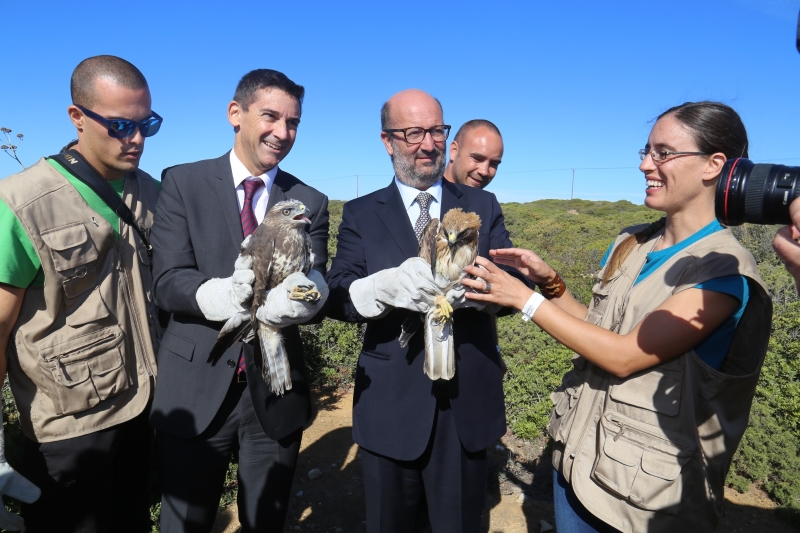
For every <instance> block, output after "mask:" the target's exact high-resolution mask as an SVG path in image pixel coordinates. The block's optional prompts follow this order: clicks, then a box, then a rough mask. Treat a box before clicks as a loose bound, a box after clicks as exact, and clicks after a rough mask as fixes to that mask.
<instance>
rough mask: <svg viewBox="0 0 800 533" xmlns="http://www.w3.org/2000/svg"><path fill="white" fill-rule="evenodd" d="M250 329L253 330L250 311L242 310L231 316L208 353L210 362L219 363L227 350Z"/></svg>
mask: <svg viewBox="0 0 800 533" xmlns="http://www.w3.org/2000/svg"><path fill="white" fill-rule="evenodd" d="M250 331H252V324H251V323H250V311H242V312H241V313H237V314H235V315H233V316H232V317H230V318H229V319H228V320H227V322H225V324H224V325H223V326H222V329H221V330H219V335H218V336H217V340H216V342H214V346H213V347H212V348H211V353H209V354H208V362H209V363H211V364H212V365H215V364H217V361H219V359H220V357H222V354H223V353H225V350H227V349H228V348H230V347H231V346H233V345H234V344H236V343H237V342H239V341H240V340H242V339H243V338H244V337H245V336H246V335H247V334H248V333H249V332H250Z"/></svg>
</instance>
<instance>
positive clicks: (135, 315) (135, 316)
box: [117, 238, 153, 377]
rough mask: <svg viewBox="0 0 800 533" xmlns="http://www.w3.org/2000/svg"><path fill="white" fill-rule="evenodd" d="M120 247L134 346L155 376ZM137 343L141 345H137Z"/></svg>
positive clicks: (148, 371) (150, 372)
mask: <svg viewBox="0 0 800 533" xmlns="http://www.w3.org/2000/svg"><path fill="white" fill-rule="evenodd" d="M121 242H122V239H121V238H120V240H119V241H117V243H118V244H119V243H121ZM120 248H121V246H120V247H118V248H117V254H118V255H117V257H119V259H120V271H121V272H122V279H123V285H124V289H125V296H126V298H127V299H128V304H129V305H130V309H131V318H133V329H134V332H135V335H134V346H135V347H136V348H137V352H139V353H141V354H142V361H143V362H144V368H145V370H147V375H148V376H150V377H153V369H152V368H151V367H150V361H149V359H148V357H147V350H145V349H144V342H142V328H141V324H139V313H138V312H137V311H136V302H135V301H134V299H133V296H132V294H131V286H130V281H129V280H128V274H129V273H128V271H127V270H126V269H125V266H124V264H123V262H122V252H121V250H120ZM134 254H135V252H134ZM133 260H134V261H136V260H137V258H136V257H135V256H134V257H133ZM145 312H146V311H145ZM137 344H138V345H139V346H136V345H137ZM136 355H137V354H134V357H136Z"/></svg>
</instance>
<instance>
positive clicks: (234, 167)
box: [231, 150, 278, 192]
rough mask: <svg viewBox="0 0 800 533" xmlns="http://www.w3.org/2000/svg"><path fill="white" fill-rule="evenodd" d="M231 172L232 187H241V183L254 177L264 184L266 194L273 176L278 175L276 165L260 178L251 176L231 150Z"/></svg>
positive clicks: (270, 186)
mask: <svg viewBox="0 0 800 533" xmlns="http://www.w3.org/2000/svg"><path fill="white" fill-rule="evenodd" d="M231 172H232V173H233V186H234V187H238V186H239V185H241V184H242V182H243V181H244V180H246V179H247V178H250V177H256V178H259V179H260V180H261V181H263V182H264V187H265V188H266V190H267V192H269V190H270V189H271V188H272V184H273V183H274V182H275V176H277V174H278V165H275V166H274V167H272V168H271V169H269V170H267V171H266V172H265V173H264V174H261V175H260V176H253V175H252V174H251V173H250V171H249V170H247V167H245V166H244V163H242V162H241V160H240V159H239V158H238V157H236V152H235V151H234V150H231Z"/></svg>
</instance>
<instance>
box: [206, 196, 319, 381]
mask: <svg viewBox="0 0 800 533" xmlns="http://www.w3.org/2000/svg"><path fill="white" fill-rule="evenodd" d="M307 214H308V210H307V209H306V206H305V205H303V204H302V203H301V202H299V201H297V200H286V201H283V202H278V203H276V204H275V205H274V206H273V207H272V209H270V210H269V211H268V212H267V214H266V215H265V216H264V220H263V221H262V222H261V224H259V226H258V227H257V228H256V230H255V231H254V232H253V235H252V237H251V238H249V239H248V240H245V242H244V243H242V252H241V254H242V257H246V256H250V257H252V260H253V261H252V269H253V273H254V274H255V283H254V285H253V302H252V304H251V306H250V310H249V311H244V312H242V313H240V314H238V315H234V316H233V317H231V318H230V319H229V320H228V321H227V322H226V323H225V325H224V326H223V327H222V330H220V332H219V337H217V341H216V343H215V344H214V347H213V348H212V349H211V353H210V354H209V357H208V360H209V361H210V362H212V363H216V362H217V361H218V360H219V358H220V357H221V356H222V353H223V352H224V351H225V350H227V349H228V348H229V347H231V346H233V344H234V343H236V342H237V341H239V340H242V339H245V340H247V337H248V336H250V335H252V332H255V335H256V336H257V337H258V340H259V343H260V345H261V355H262V360H261V375H262V377H263V378H264V381H265V382H266V383H268V384H269V386H270V389H271V390H272V392H274V393H275V394H279V395H283V393H284V392H285V391H286V390H289V389H291V388H292V380H291V377H290V376H289V370H290V369H289V359H288V357H287V356H286V350H285V348H284V346H283V338H282V337H281V333H280V328H277V327H274V326H272V325H269V324H264V323H263V322H261V321H260V320H258V319H257V318H256V311H257V310H258V308H259V307H261V306H262V305H263V304H264V302H265V301H266V299H267V293H268V291H269V290H271V289H274V288H275V287H277V286H278V285H279V284H280V283H281V282H282V281H283V280H284V279H286V277H287V276H289V275H290V274H294V273H295V272H302V273H303V274H306V275H307V274H308V273H309V272H311V267H312V266H313V265H314V254H313V253H312V252H311V238H310V237H309V235H308V233H307V232H306V231H305V225H306V224H310V223H311V221H310V220H309V219H308V217H307V216H306V215H307ZM320 298H321V295H320V293H319V291H317V290H316V289H314V288H313V287H311V286H305V285H298V286H297V287H294V288H293V290H292V292H291V293H290V294H289V299H291V300H303V301H306V302H310V303H312V304H316V303H317V302H318V301H319V299H320Z"/></svg>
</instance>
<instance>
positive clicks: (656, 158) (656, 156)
mask: <svg viewBox="0 0 800 533" xmlns="http://www.w3.org/2000/svg"><path fill="white" fill-rule="evenodd" d="M648 155H649V156H651V157H652V158H653V163H663V162H664V161H666V160H667V159H669V158H671V157H672V156H675V155H709V154H707V153H705V152H670V151H669V150H656V149H651V150H646V149H644V148H643V149H641V150H639V159H641V160H642V161H644V160H645V158H646V157H647V156H648Z"/></svg>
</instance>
